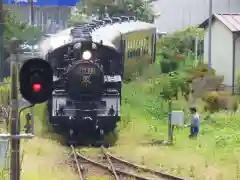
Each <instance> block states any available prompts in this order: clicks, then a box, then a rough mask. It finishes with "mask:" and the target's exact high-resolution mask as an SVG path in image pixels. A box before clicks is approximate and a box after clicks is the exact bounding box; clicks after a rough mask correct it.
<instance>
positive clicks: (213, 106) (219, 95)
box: [202, 91, 238, 112]
mask: <svg viewBox="0 0 240 180" xmlns="http://www.w3.org/2000/svg"><path fill="white" fill-rule="evenodd" d="M202 100H203V101H204V102H205V108H204V109H205V110H206V111H210V112H216V111H219V110H233V111H236V110H237V108H238V98H236V97H234V96H232V95H231V92H226V91H210V92H207V93H205V94H204V96H203V97H202Z"/></svg>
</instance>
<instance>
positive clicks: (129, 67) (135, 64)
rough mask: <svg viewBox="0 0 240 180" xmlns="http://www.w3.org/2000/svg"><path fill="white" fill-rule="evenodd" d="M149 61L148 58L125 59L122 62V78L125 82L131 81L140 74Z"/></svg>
mask: <svg viewBox="0 0 240 180" xmlns="http://www.w3.org/2000/svg"><path fill="white" fill-rule="evenodd" d="M149 64H150V62H149V60H148V59H146V60H139V61H138V60H127V61H125V64H124V75H123V79H124V81H125V82H129V81H132V80H134V79H136V78H137V77H139V76H141V75H142V73H143V72H144V69H146V68H147V67H148V66H149Z"/></svg>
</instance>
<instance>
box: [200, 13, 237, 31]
mask: <svg viewBox="0 0 240 180" xmlns="http://www.w3.org/2000/svg"><path fill="white" fill-rule="evenodd" d="M216 19H217V20H219V21H220V22H221V23H223V24H224V25H225V26H226V27H227V28H228V29H229V30H230V31H232V32H240V13H233V14H230V13H228V14H213V16H212V20H213V21H214V20H216ZM208 20H209V18H208V19H206V20H205V21H204V22H203V23H201V24H200V25H199V27H200V28H206V27H208Z"/></svg>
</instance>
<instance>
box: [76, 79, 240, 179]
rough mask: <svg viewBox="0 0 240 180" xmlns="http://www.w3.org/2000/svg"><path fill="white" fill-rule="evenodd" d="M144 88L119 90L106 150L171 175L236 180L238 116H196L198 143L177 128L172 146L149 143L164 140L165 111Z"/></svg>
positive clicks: (177, 106)
mask: <svg viewBox="0 0 240 180" xmlns="http://www.w3.org/2000/svg"><path fill="white" fill-rule="evenodd" d="M148 87H149V84H148V83H147V82H146V81H138V82H133V83H130V84H127V85H125V86H124V88H123V89H124V90H123V103H124V104H123V106H122V120H121V122H120V123H119V124H118V131H119V138H118V141H117V143H116V145H115V146H114V147H112V148H110V149H109V151H110V152H112V153H113V154H115V155H118V156H120V157H122V158H124V159H126V160H129V161H132V162H136V163H139V164H144V165H146V166H148V167H151V168H155V169H163V170H165V171H166V172H169V173H171V174H174V175H180V176H185V177H194V178H195V179H199V180H203V179H204V180H205V179H206V180H208V179H209V180H210V179H211V180H238V179H240V164H239V160H240V136H239V135H240V122H239V119H240V113H238V112H237V113H230V112H218V113H214V114H212V115H211V116H210V118H209V119H207V120H204V116H205V114H204V113H201V117H202V122H201V129H200V134H199V137H198V139H196V140H190V139H188V135H189V129H188V128H183V127H178V128H177V129H175V131H174V145H173V146H164V145H161V144H153V142H154V141H155V140H167V110H168V106H167V103H166V102H163V101H162V100H161V99H159V98H156V95H157V94H154V93H149V92H148ZM183 108H184V109H185V110H187V103H186V102H185V101H184V100H182V98H181V97H180V99H179V100H178V101H174V102H173V109H174V110H181V109H183ZM129 109H130V110H129ZM200 109H201V108H200ZM186 119H187V117H186ZM80 151H81V152H84V153H86V154H88V155H90V156H91V155H95V154H96V153H98V152H99V150H98V149H88V148H84V149H81V150H80ZM96 179H97V178H96Z"/></svg>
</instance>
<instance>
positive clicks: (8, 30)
mask: <svg viewBox="0 0 240 180" xmlns="http://www.w3.org/2000/svg"><path fill="white" fill-rule="evenodd" d="M16 19H17V18H16V15H15V14H14V13H13V12H12V11H10V10H5V12H4V40H5V41H8V40H9V39H11V38H12V37H16V38H18V39H21V40H26V41H29V40H32V39H36V38H37V39H38V38H40V37H41V29H40V28H37V27H34V26H31V25H29V24H28V23H27V22H21V21H17V20H16ZM6 44H7V43H6Z"/></svg>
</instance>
